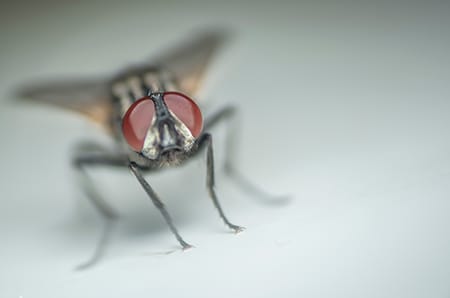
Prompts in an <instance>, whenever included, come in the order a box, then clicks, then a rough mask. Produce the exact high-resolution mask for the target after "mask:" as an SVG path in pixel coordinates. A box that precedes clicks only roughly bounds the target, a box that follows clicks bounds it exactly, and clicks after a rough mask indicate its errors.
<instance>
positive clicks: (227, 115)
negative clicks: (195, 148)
mask: <svg viewBox="0 0 450 298" xmlns="http://www.w3.org/2000/svg"><path fill="white" fill-rule="evenodd" d="M223 121H227V122H228V123H229V125H231V126H232V127H229V128H228V130H227V139H226V146H227V147H226V155H225V165H224V170H225V173H226V174H227V176H228V177H230V178H231V179H232V180H233V182H234V183H235V184H236V185H237V186H238V187H239V188H240V189H241V190H242V191H244V192H246V193H248V194H249V195H252V196H254V197H255V198H259V199H262V200H264V202H266V203H282V202H284V201H285V200H284V199H286V198H287V197H286V196H283V197H281V196H273V195H271V194H268V193H267V192H265V191H264V190H262V189H261V188H259V187H258V186H256V185H255V184H254V183H252V182H251V181H250V180H249V179H248V178H247V177H245V176H244V175H242V174H241V173H240V171H238V170H237V169H236V168H235V166H234V165H233V162H232V157H234V156H236V154H235V153H236V152H235V151H236V138H237V134H236V133H237V132H238V131H239V119H238V117H237V110H236V108H234V107H232V106H228V107H225V108H223V109H222V110H220V111H218V112H217V113H215V114H213V115H212V116H211V117H209V118H208V119H206V121H205V125H204V129H205V131H209V130H210V129H211V128H212V127H214V126H215V125H217V124H218V123H220V122H223Z"/></svg>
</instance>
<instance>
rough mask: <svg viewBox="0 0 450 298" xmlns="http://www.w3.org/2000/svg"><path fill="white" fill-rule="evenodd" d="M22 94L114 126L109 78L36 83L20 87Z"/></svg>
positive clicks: (24, 97)
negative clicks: (111, 121)
mask: <svg viewBox="0 0 450 298" xmlns="http://www.w3.org/2000/svg"><path fill="white" fill-rule="evenodd" d="M18 96H19V97H20V98H23V99H26V100H28V101H31V102H39V103H44V104H49V105H53V106H57V107H60V108H65V109H68V110H73V111H76V112H79V113H81V114H83V115H84V116H87V117H88V118H89V119H90V120H93V121H94V122H96V123H98V124H100V125H101V126H102V127H104V128H106V129H107V130H109V128H110V117H111V116H110V115H111V110H112V106H111V101H110V100H109V93H108V89H107V83H106V81H103V80H72V81H56V82H51V83H46V84H33V85H29V86H23V87H22V88H20V89H19V92H18Z"/></svg>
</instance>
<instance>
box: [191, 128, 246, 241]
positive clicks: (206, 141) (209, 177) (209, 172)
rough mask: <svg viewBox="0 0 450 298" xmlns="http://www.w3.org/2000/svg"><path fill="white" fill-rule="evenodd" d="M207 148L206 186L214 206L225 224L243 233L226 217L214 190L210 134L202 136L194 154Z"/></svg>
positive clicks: (240, 228) (241, 228)
mask: <svg viewBox="0 0 450 298" xmlns="http://www.w3.org/2000/svg"><path fill="white" fill-rule="evenodd" d="M205 146H206V186H207V188H208V192H209V196H210V197H211V199H212V201H213V203H214V206H215V207H216V209H217V211H219V215H220V217H221V218H222V220H223V221H224V223H225V224H226V225H227V226H228V227H229V228H230V229H233V230H234V231H235V232H236V233H238V232H240V231H242V230H243V229H244V228H243V227H240V226H237V225H234V224H232V223H231V222H230V221H229V220H228V218H227V217H226V216H225V213H224V212H223V210H222V207H221V205H220V203H219V199H218V198H217V195H216V191H215V190H214V184H215V181H214V153H213V145H212V136H211V135H210V134H209V133H205V134H203V135H201V136H200V138H199V139H198V140H197V143H196V146H195V147H194V150H193V151H192V154H196V153H198V152H199V151H200V150H201V149H202V148H203V147H205Z"/></svg>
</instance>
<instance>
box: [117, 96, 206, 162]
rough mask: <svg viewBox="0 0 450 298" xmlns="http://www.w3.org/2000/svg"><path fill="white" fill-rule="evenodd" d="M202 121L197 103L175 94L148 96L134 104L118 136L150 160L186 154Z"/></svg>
mask: <svg viewBox="0 0 450 298" xmlns="http://www.w3.org/2000/svg"><path fill="white" fill-rule="evenodd" d="M202 126H203V118H202V115H201V112H200V109H199V107H198V106H197V104H196V103H195V102H194V101H193V100H192V99H190V98H189V97H188V96H186V95H184V94H182V93H178V92H158V93H151V94H150V95H149V96H145V97H143V98H141V99H139V100H137V101H136V102H134V103H133V104H132V105H131V106H130V108H129V109H128V111H127V112H126V113H125V116H124V117H123V120H122V133H123V136H124V138H125V140H126V141H127V143H128V145H129V146H130V148H131V149H132V150H133V151H136V152H139V153H141V154H142V155H143V156H144V157H146V158H148V159H152V160H156V159H158V158H161V157H162V156H166V157H167V158H169V159H170V158H172V156H174V155H176V154H178V153H181V152H187V151H189V150H190V149H191V148H192V146H193V145H194V143H195V140H196V138H197V137H198V136H199V135H200V133H201V131H202Z"/></svg>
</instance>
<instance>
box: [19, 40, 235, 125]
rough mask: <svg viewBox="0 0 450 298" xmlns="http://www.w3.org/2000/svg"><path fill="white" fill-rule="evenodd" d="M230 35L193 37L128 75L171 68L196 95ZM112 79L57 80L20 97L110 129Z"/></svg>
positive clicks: (30, 88)
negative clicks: (71, 113) (206, 73)
mask: <svg viewBox="0 0 450 298" xmlns="http://www.w3.org/2000/svg"><path fill="white" fill-rule="evenodd" d="M227 36H228V34H227V33H225V32H223V31H220V32H219V31H215V32H211V33H204V34H201V35H197V36H194V37H190V38H189V39H188V41H187V42H185V43H183V44H181V45H180V46H179V47H175V48H173V50H169V51H165V52H164V54H163V55H161V56H159V57H157V58H156V59H153V60H152V63H151V64H150V63H143V65H142V66H139V67H137V68H132V69H130V71H129V72H127V74H128V75H133V74H139V73H142V72H145V71H146V70H147V69H152V68H153V69H154V68H155V66H159V67H164V68H167V69H168V70H169V71H170V72H171V73H172V74H173V75H174V76H175V79H176V81H177V83H178V85H179V88H180V89H181V90H180V91H183V92H185V93H187V94H190V95H195V94H196V93H197V91H198V89H199V87H200V85H201V81H202V80H203V78H204V76H205V71H206V69H207V66H208V64H209V62H210V60H211V58H212V56H213V54H214V53H215V52H216V51H217V49H218V48H219V47H220V46H221V45H222V44H223V43H224V41H225V40H226V37H227ZM108 82H109V80H106V79H105V80H72V81H69V80H67V81H59V82H58V81H56V82H51V83H46V84H33V85H31V86H25V87H22V88H21V89H20V90H19V93H18V95H19V96H20V97H21V98H26V99H28V100H30V101H35V102H42V103H47V104H50V105H54V106H58V107H62V108H66V109H69V110H73V111H77V112H80V113H81V114H83V115H85V116H87V117H88V118H90V119H91V120H93V121H95V122H97V123H99V124H100V125H101V126H103V127H105V128H106V129H107V130H109V129H110V125H111V121H110V117H111V114H112V102H111V100H110V98H109V96H110V90H109V88H110V86H109V84H108Z"/></svg>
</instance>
